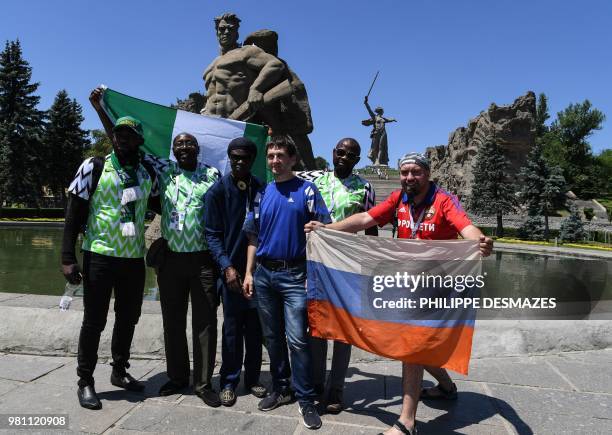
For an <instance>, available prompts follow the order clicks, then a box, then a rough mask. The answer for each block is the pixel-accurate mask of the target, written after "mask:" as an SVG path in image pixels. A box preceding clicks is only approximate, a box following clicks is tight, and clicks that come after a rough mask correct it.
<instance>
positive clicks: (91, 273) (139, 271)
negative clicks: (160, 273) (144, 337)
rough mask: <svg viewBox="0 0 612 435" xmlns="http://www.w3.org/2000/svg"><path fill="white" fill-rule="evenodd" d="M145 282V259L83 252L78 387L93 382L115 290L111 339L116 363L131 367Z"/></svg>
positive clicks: (120, 367) (123, 367)
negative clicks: (132, 348) (101, 340)
mask: <svg viewBox="0 0 612 435" xmlns="http://www.w3.org/2000/svg"><path fill="white" fill-rule="evenodd" d="M144 283H145V265H144V260H143V259H142V258H118V257H109V256H106V255H100V254H96V253H93V252H89V251H85V252H84V254H83V306H84V314H83V324H82V325H81V333H80V335H79V353H78V367H77V375H78V376H79V386H84V385H87V384H92V385H93V382H94V379H93V373H94V370H95V368H96V363H97V362H98V346H99V345H100V335H101V334H102V331H103V330H104V327H105V326H106V317H107V315H108V307H109V305H110V300H111V292H112V291H113V289H114V292H115V304H114V310H115V325H114V326H113V338H112V341H111V353H112V357H113V363H112V364H113V366H114V367H116V368H118V369H125V368H127V367H129V364H128V360H129V359H130V346H131V345H132V338H133V337H134V329H135V327H136V324H137V323H138V319H139V318H140V310H141V307H142V294H143V291H144Z"/></svg>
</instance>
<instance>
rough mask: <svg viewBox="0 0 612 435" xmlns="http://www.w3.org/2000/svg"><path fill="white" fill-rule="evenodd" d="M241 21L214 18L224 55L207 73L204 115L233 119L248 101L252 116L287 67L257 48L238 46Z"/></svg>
mask: <svg viewBox="0 0 612 435" xmlns="http://www.w3.org/2000/svg"><path fill="white" fill-rule="evenodd" d="M239 26H240V19H239V18H238V17H237V16H236V15H235V14H231V13H226V14H223V15H221V16H220V17H217V18H215V28H216V31H217V39H218V40H219V46H220V48H221V55H220V56H218V57H217V58H215V59H214V60H213V61H212V63H211V64H210V65H209V66H208V67H207V68H206V70H205V71H204V83H205V86H206V90H207V93H206V105H205V106H204V109H202V114H203V115H209V116H219V117H221V118H231V117H232V114H233V113H234V111H235V110H236V109H238V108H239V107H240V105H241V104H242V103H244V102H245V101H246V102H247V103H248V106H249V112H250V115H253V114H255V113H256V112H257V111H258V110H259V109H261V108H262V107H263V105H264V100H263V94H264V93H265V92H266V91H267V90H269V89H270V88H272V87H273V86H274V85H276V84H277V83H278V82H279V81H280V80H281V78H282V76H283V73H284V71H285V65H284V64H283V63H282V62H281V61H280V60H278V59H277V58H276V57H274V56H272V55H270V54H268V53H266V52H265V51H263V50H261V49H260V48H258V47H255V46H252V45H249V46H245V47H241V46H240V45H239V44H238V27H239Z"/></svg>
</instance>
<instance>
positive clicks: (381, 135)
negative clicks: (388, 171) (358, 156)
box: [361, 88, 397, 166]
mask: <svg viewBox="0 0 612 435" xmlns="http://www.w3.org/2000/svg"><path fill="white" fill-rule="evenodd" d="M370 89H371V88H370ZM363 103H364V104H365V106H366V109H368V113H369V114H370V118H369V119H364V120H363V121H361V124H362V125H365V126H369V125H371V126H372V132H371V133H370V137H371V138H372V146H371V147H370V151H369V152H368V159H370V160H371V161H372V164H373V165H375V166H376V165H388V164H389V145H388V143H387V131H386V130H385V124H386V123H387V122H397V120H396V119H394V118H385V117H384V116H383V113H384V110H383V108H382V107H377V108H376V109H374V112H372V108H371V107H370V104H368V97H367V96H366V97H365V99H364V100H363Z"/></svg>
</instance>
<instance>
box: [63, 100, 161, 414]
mask: <svg viewBox="0 0 612 435" xmlns="http://www.w3.org/2000/svg"><path fill="white" fill-rule="evenodd" d="M96 92H97V91H95V90H94V91H93V92H92V95H91V97H90V100H91V101H92V104H93V106H94V108H95V109H96V111H98V114H100V113H103V111H102V109H101V107H100V104H99V92H98V93H96ZM104 116H105V118H104V119H103V124H104V127H105V129H106V131H107V133H108V135H109V137H110V138H111V139H112V142H113V152H112V153H111V154H109V155H108V156H106V157H92V158H88V159H86V160H85V161H84V162H83V163H82V164H81V166H80V167H79V169H78V171H77V174H76V176H75V178H74V180H73V181H72V183H71V184H70V187H69V188H68V192H69V200H68V207H67V209H66V221H65V226H64V239H63V244H62V272H63V274H64V276H65V277H66V279H67V280H68V282H70V283H72V284H78V283H79V282H80V281H81V280H83V307H84V312H83V323H82V325H81V332H80V335H79V350H78V366H77V374H78V376H79V381H78V386H79V388H78V398H79V403H80V405H81V406H82V407H84V408H88V409H100V408H101V407H102V403H101V402H100V400H99V398H98V396H97V394H96V391H95V388H94V377H93V373H94V369H95V367H96V363H97V360H98V346H99V343H100V335H101V333H102V331H103V330H104V327H105V325H106V317H107V315H108V308H109V304H110V300H111V292H113V291H114V295H115V303H114V310H115V324H114V326H113V337H112V343H111V352H112V362H111V365H112V366H113V370H112V374H111V379H110V380H111V383H112V384H113V385H115V386H118V387H120V388H124V389H126V390H130V391H142V390H143V389H144V385H143V384H142V383H140V382H139V381H137V380H136V379H134V378H133V377H132V376H130V375H129V374H128V373H127V371H126V369H127V368H129V366H130V365H129V362H128V360H129V358H130V346H131V344H132V338H133V336H134V329H135V327H136V323H137V322H138V319H139V317H140V310H141V306H142V296H143V291H144V282H145V266H144V261H143V257H144V254H145V243H144V231H145V228H144V216H145V211H146V209H147V200H148V197H149V194H150V193H151V190H152V186H153V180H154V179H153V177H154V173H153V172H152V171H150V168H146V167H145V166H146V165H143V164H141V163H140V161H139V160H140V158H139V151H138V148H139V146H140V145H141V144H142V143H143V141H144V139H143V131H142V125H141V123H140V121H138V120H137V119H134V118H132V117H129V116H126V117H123V118H119V119H118V120H117V121H116V122H115V124H114V125H113V124H112V123H111V121H110V119H108V117H106V114H104ZM83 228H85V232H84V237H83V246H82V249H83V274H82V275H81V269H80V267H79V265H78V262H77V258H76V255H75V243H76V240H77V236H78V233H79V232H81V231H82V230H83Z"/></svg>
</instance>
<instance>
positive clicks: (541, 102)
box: [535, 92, 550, 138]
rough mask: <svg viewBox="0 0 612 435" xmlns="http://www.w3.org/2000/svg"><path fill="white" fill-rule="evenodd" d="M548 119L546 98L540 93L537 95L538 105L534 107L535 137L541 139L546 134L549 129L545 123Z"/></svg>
mask: <svg viewBox="0 0 612 435" xmlns="http://www.w3.org/2000/svg"><path fill="white" fill-rule="evenodd" d="M549 118H550V114H549V113H548V98H546V94H544V93H543V92H542V93H541V94H540V95H538V104H537V106H536V119H535V127H536V137H538V138H541V137H543V136H544V135H545V134H546V133H548V130H549V129H548V126H547V125H546V121H547V120H548V119H549Z"/></svg>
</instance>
